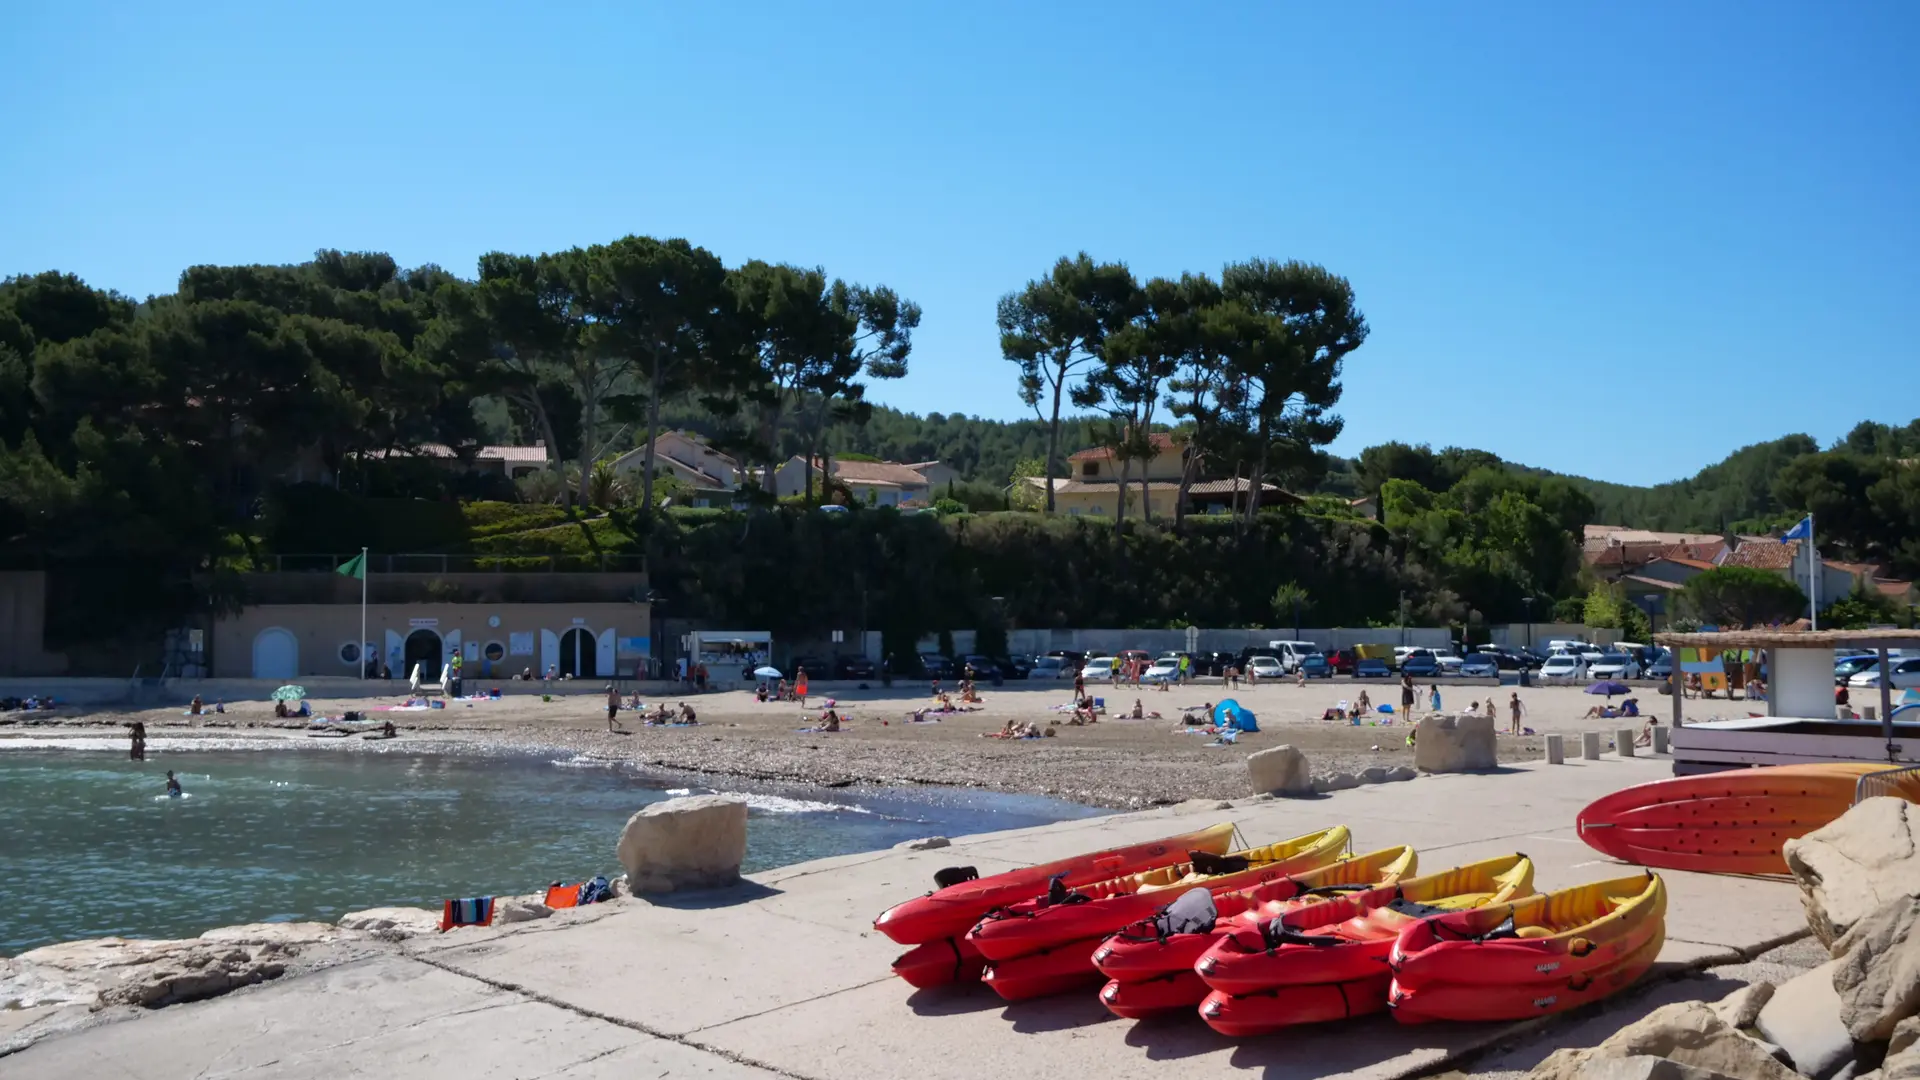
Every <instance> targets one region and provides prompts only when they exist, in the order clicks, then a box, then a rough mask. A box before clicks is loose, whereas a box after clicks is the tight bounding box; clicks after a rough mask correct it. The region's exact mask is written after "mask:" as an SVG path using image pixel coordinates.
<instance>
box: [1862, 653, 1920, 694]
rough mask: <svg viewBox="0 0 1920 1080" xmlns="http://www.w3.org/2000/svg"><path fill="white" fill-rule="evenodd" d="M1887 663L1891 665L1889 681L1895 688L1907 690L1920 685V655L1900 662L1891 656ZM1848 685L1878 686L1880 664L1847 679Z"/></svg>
mask: <svg viewBox="0 0 1920 1080" xmlns="http://www.w3.org/2000/svg"><path fill="white" fill-rule="evenodd" d="M1876 659H1878V658H1876ZM1887 663H1888V665H1889V666H1888V669H1887V675H1888V677H1889V678H1888V682H1889V683H1890V684H1891V685H1892V687H1893V689H1895V690H1906V689H1909V688H1912V687H1915V686H1920V656H1913V657H1908V658H1906V659H1903V660H1900V661H1898V662H1895V661H1894V660H1892V659H1891V658H1889V659H1888V661H1887ZM1847 685H1848V686H1852V687H1861V686H1866V687H1878V686H1879V685H1880V666H1879V664H1877V663H1876V664H1875V665H1874V666H1873V667H1870V668H1868V669H1867V670H1865V671H1862V672H1859V673H1858V674H1856V675H1854V676H1853V677H1852V678H1850V679H1848V680H1847Z"/></svg>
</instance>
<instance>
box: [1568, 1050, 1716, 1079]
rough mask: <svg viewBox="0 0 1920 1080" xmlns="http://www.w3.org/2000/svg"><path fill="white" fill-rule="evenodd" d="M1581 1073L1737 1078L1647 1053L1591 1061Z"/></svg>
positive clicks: (1587, 1075)
mask: <svg viewBox="0 0 1920 1080" xmlns="http://www.w3.org/2000/svg"><path fill="white" fill-rule="evenodd" d="M1580 1077H1581V1080H1740V1078H1739V1077H1730V1076H1728V1075H1727V1074H1725V1073H1717V1072H1714V1071H1713V1070H1712V1069H1702V1068H1700V1067H1698V1066H1695V1065H1682V1064H1680V1063H1679V1062H1677V1061H1669V1060H1668V1059H1666V1058H1663V1057H1653V1056H1651V1055H1649V1054H1635V1055H1633V1056H1632V1057H1622V1058H1602V1059H1601V1060H1599V1061H1590V1062H1588V1063H1587V1065H1586V1067H1585V1068H1583V1069H1581V1070H1580Z"/></svg>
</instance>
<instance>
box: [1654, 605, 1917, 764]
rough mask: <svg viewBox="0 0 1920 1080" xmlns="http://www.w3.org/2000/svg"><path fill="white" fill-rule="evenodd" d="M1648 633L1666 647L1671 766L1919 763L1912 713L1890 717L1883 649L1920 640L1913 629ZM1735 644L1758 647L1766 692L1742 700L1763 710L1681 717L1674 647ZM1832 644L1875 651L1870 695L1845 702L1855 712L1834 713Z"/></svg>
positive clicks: (1716, 649)
mask: <svg viewBox="0 0 1920 1080" xmlns="http://www.w3.org/2000/svg"><path fill="white" fill-rule="evenodd" d="M1654 641H1656V642H1658V643H1659V644H1661V645H1665V646H1666V647H1667V648H1669V649H1672V650H1673V652H1674V664H1673V675H1672V683H1671V693H1672V695H1673V740H1672V745H1673V771H1674V775H1676V776H1685V775H1689V774H1692V773H1704V772H1717V771H1720V770H1722V769H1737V768H1742V767H1746V766H1751V765H1794V764H1802V763H1811V762H1825V761H1884V762H1888V763H1890V764H1892V765H1910V764H1917V763H1920V717H1917V718H1916V720H1915V721H1912V722H1908V721H1896V720H1895V718H1894V715H1893V713H1894V699H1895V697H1896V695H1897V691H1895V690H1894V689H1893V687H1892V686H1891V678H1890V671H1889V669H1890V667H1891V665H1890V664H1889V662H1888V650H1890V649H1901V650H1909V649H1920V631H1916V630H1820V631H1811V632H1807V631H1802V632H1794V631H1787V630H1734V631H1724V632H1720V633H1700V634H1656V635H1654ZM1740 649H1757V650H1764V651H1765V653H1766V655H1767V668H1768V675H1769V678H1768V680H1767V681H1768V691H1767V697H1766V700H1765V701H1764V702H1762V701H1754V702H1751V703H1744V704H1747V708H1746V709H1744V710H1743V711H1745V712H1747V713H1749V714H1753V713H1756V712H1757V711H1758V710H1759V709H1760V708H1761V707H1762V706H1764V707H1765V710H1766V711H1765V714H1764V715H1748V716H1745V717H1737V718H1728V719H1719V720H1706V721H1697V722H1692V723H1689V722H1687V721H1686V719H1685V716H1684V712H1685V708H1686V700H1685V695H1684V693H1683V692H1682V691H1683V688H1684V687H1685V686H1686V676H1687V673H1686V672H1685V671H1684V670H1683V664H1682V662H1681V653H1682V650H1702V651H1712V652H1713V653H1714V654H1715V655H1716V656H1717V655H1718V654H1719V653H1721V652H1724V651H1730V650H1740ZM1836 650H1851V651H1853V652H1854V653H1855V654H1868V653H1877V654H1878V655H1879V658H1880V686H1879V694H1878V698H1879V700H1878V701H1877V702H1873V703H1868V702H1858V701H1856V702H1853V703H1852V707H1853V708H1854V709H1856V710H1858V711H1859V712H1860V715H1861V716H1862V717H1863V719H1858V720H1841V719H1838V718H1837V711H1836V709H1835V705H1834V682H1833V665H1834V657H1835V653H1836ZM1696 700H1699V699H1696ZM1727 704H1728V705H1729V706H1730V707H1734V708H1738V707H1739V706H1740V705H1741V704H1743V703H1740V702H1736V701H1733V700H1732V699H1731V698H1729V700H1728V702H1727ZM1869 710H1871V711H1869ZM1909 715H1913V714H1911V713H1910V714H1909ZM1866 717H1871V719H1866Z"/></svg>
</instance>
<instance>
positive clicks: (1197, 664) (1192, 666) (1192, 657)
mask: <svg viewBox="0 0 1920 1080" xmlns="http://www.w3.org/2000/svg"><path fill="white" fill-rule="evenodd" d="M1205 656H1206V654H1205V653H1186V652H1180V651H1179V650H1177V649H1168V650H1167V651H1166V652H1163V653H1161V654H1160V655H1159V656H1156V657H1154V658H1153V662H1154V663H1155V664H1158V663H1159V662H1160V661H1162V660H1171V661H1173V662H1174V663H1176V664H1178V663H1179V662H1180V661H1182V660H1185V661H1186V662H1187V674H1189V675H1200V674H1202V672H1201V670H1200V669H1201V667H1202V666H1203V664H1204V662H1205V661H1204V657H1205Z"/></svg>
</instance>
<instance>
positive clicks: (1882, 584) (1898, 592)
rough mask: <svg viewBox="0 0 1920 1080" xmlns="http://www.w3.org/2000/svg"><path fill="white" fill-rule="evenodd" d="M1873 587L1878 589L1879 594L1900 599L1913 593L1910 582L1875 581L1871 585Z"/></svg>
mask: <svg viewBox="0 0 1920 1080" xmlns="http://www.w3.org/2000/svg"><path fill="white" fill-rule="evenodd" d="M1873 587H1874V588H1876V589H1879V590H1880V591H1881V592H1883V593H1885V594H1887V595H1888V596H1893V597H1902V596H1906V595H1907V594H1908V593H1911V592H1912V591H1913V582H1911V581H1876V582H1874V583H1873Z"/></svg>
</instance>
